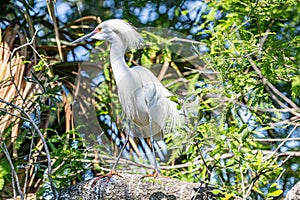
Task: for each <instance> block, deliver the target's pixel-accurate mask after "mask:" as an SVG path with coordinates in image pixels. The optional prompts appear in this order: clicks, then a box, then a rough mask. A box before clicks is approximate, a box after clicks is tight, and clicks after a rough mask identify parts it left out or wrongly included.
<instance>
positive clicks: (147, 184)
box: [59, 174, 216, 200]
mask: <svg viewBox="0 0 300 200" xmlns="http://www.w3.org/2000/svg"><path fill="white" fill-rule="evenodd" d="M211 190H213V188H212V187H203V186H202V185H201V184H198V183H188V182H182V181H179V180H174V179H170V178H156V179H153V178H144V179H142V176H141V175H135V174H122V177H119V176H116V175H115V176H113V177H112V178H110V179H108V178H107V177H104V178H94V179H92V180H89V181H84V182H80V183H78V184H76V185H73V186H71V187H69V188H66V189H64V190H62V191H60V192H59V198H60V199H69V200H77V199H78V200H79V199H103V200H105V199H110V200H113V199H216V196H215V195H213V194H212V193H211Z"/></svg>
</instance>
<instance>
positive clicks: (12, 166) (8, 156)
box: [0, 132, 24, 199]
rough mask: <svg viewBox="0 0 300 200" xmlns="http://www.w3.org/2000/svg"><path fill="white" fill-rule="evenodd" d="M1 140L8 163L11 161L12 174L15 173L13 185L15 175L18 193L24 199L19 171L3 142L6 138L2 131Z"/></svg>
mask: <svg viewBox="0 0 300 200" xmlns="http://www.w3.org/2000/svg"><path fill="white" fill-rule="evenodd" d="M0 140H1V141H2V142H1V143H2V144H0V148H1V149H2V151H3V152H4V154H5V156H6V159H7V161H8V163H9V165H10V169H11V171H12V175H13V176H12V183H13V185H14V178H13V177H15V180H16V184H17V189H18V193H19V194H20V196H21V199H24V193H23V192H22V190H21V186H20V182H19V177H18V175H17V172H16V170H15V167H14V164H13V162H12V160H11V158H10V155H9V152H8V150H7V148H6V145H5V142H3V141H4V140H3V138H2V132H0ZM14 190H15V189H14Z"/></svg>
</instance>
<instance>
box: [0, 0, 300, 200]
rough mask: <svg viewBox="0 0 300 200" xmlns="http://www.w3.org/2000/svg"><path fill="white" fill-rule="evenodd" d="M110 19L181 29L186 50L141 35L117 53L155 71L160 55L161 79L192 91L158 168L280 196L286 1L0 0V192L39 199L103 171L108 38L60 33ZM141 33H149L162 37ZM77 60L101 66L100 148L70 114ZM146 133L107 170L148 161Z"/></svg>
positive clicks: (292, 101)
mask: <svg viewBox="0 0 300 200" xmlns="http://www.w3.org/2000/svg"><path fill="white" fill-rule="evenodd" d="M111 18H124V19H127V20H128V21H130V22H131V23H132V24H133V25H134V26H136V27H140V28H142V27H149V26H152V27H155V28H160V29H162V28H167V29H172V30H174V31H175V30H176V31H178V32H180V33H182V34H183V35H185V36H186V38H185V39H187V42H185V43H184V45H183V42H181V43H180V42H179V43H176V45H178V46H180V47H181V45H183V47H184V49H183V51H182V52H189V53H188V54H184V53H182V52H181V53H180V51H179V49H180V48H178V49H177V50H178V51H176V50H174V48H173V49H172V47H170V46H164V47H163V46H161V45H157V44H158V43H156V45H155V43H149V41H148V43H147V46H146V47H145V48H144V49H142V50H139V51H137V52H135V53H134V54H131V53H129V54H127V55H126V59H127V61H128V64H129V65H135V64H142V65H146V66H148V67H150V68H151V69H152V70H154V71H156V72H158V73H157V74H160V72H161V69H162V67H163V66H167V68H168V70H170V71H171V72H172V73H171V72H170V71H168V72H170V74H172V75H174V74H176V77H174V76H168V74H169V73H166V74H165V76H163V77H161V78H163V83H164V84H166V86H167V87H168V88H169V89H170V90H172V91H173V92H174V93H175V94H177V95H178V96H186V95H197V96H198V97H199V99H200V103H199V109H200V110H201V112H200V115H199V117H198V118H197V119H196V120H195V121H196V124H195V123H194V124H193V125H187V129H185V131H183V133H182V135H183V137H181V138H180V139H181V143H179V141H177V140H174V139H173V140H171V141H169V140H166V143H167V144H168V145H169V149H175V151H173V153H174V154H173V156H172V157H171V162H162V161H161V165H162V166H161V169H162V173H163V174H164V175H167V176H169V177H173V178H177V179H181V180H184V181H190V182H199V183H205V184H207V185H209V186H213V187H214V188H216V189H215V190H214V193H215V194H218V193H219V194H221V196H222V197H224V198H227V199H229V198H230V197H233V196H239V197H243V198H252V199H273V198H282V197H283V196H284V195H285V194H286V193H287V191H288V190H289V189H290V188H291V187H292V186H293V185H294V184H295V183H296V182H297V181H299V178H300V176H299V174H300V173H299V170H300V169H299V163H300V160H299V156H300V153H299V140H300V135H299V134H300V132H299V128H298V126H299V117H300V108H299V104H300V103H299V94H300V74H299V64H300V51H299V44H300V36H299V35H300V19H299V18H300V4H299V3H298V2H297V1H292V0H287V1H279V0H278V1H276V0H275V1H255V2H254V1H247V0H243V1H241V0H222V1H216V2H215V1H188V0H183V1H167V2H166V1H163V2H159V1H154V0H152V1H149V0H147V1H146V0H139V1H130V0H128V1H123V0H122V1H119V0H105V1H98V0H97V1H78V2H74V1H56V2H54V1H1V13H0V27H1V32H0V33H1V38H2V40H1V49H0V52H1V54H0V58H1V59H0V63H1V65H0V66H1V67H0V85H1V87H0V105H1V107H0V119H1V124H0V136H1V140H0V147H1V149H0V191H1V198H3V199H5V198H9V197H10V198H12V197H14V196H16V195H21V196H22V197H25V196H26V198H36V196H38V197H44V198H49V199H50V198H51V195H53V194H52V192H53V191H54V188H56V189H61V188H64V187H67V186H69V185H71V184H75V183H76V182H79V181H83V180H86V179H88V178H91V177H92V176H93V175H96V174H97V173H98V174H103V173H106V172H108V171H109V169H110V166H111V164H112V163H113V162H114V156H115V155H117V153H118V149H119V147H120V146H121V145H122V141H123V138H124V134H125V133H124V130H123V123H122V114H121V111H120V106H119V104H118V98H117V95H116V93H115V89H116V88H115V83H114V80H113V75H112V73H111V70H110V68H109V60H108V48H106V47H105V46H103V45H104V44H102V43H101V42H98V43H97V42H96V43H95V41H89V42H88V43H80V44H76V45H71V44H70V42H71V41H73V40H75V39H76V38H78V37H79V36H80V34H82V33H87V32H89V31H91V30H92V29H93V28H94V27H95V26H96V25H97V24H98V23H100V22H101V21H104V20H107V19H111ZM148 30H150V32H151V30H158V29H148ZM152 34H153V35H154V36H153V35H152V39H151V41H152V42H153V41H154V39H153V37H154V38H155V37H156V38H159V37H161V36H162V34H161V33H158V32H152ZM164 36H165V37H167V35H166V34H164ZM175 36H176V37H177V35H176V34H175V33H174V32H173V34H170V35H168V38H172V37H175ZM193 40H196V41H197V42H193ZM178 46H175V47H178ZM187 46H188V47H189V48H186V47H187ZM92 49H93V51H94V49H97V51H96V52H93V53H87V52H91V50H92ZM178 54H179V55H178ZM188 55H191V56H190V57H188ZM80 60H85V61H98V62H100V69H99V71H100V72H103V73H104V76H105V81H104V82H103V83H101V84H100V86H99V87H97V89H96V92H95V103H96V114H97V118H98V119H99V124H100V125H101V129H99V130H98V132H97V130H95V134H100V133H101V130H103V132H104V135H106V136H107V138H108V141H107V142H106V144H108V143H109V144H110V145H109V148H108V149H105V150H103V149H102V148H103V145H102V143H98V144H97V145H94V146H92V147H88V146H86V145H85V144H84V143H83V139H82V137H81V135H80V132H81V131H80V130H81V129H80V128H81V127H80V124H79V125H78V124H74V113H73V114H72V110H74V109H75V105H74V104H73V103H74V101H73V100H74V99H75V97H76V93H74V89H76V88H78V87H79V85H78V82H76V81H75V80H76V76H77V75H78V69H79V68H80V66H81V62H78V61H80ZM85 64H86V65H88V66H91V67H95V66H94V65H93V64H92V63H89V62H86V63H85ZM98 84H99V83H98ZM75 91H76V90H75ZM183 99H185V98H183ZM72 104H73V105H72ZM85 117H86V116H85ZM82 125H84V124H82ZM95 127H98V125H97V126H96V125H95ZM92 129H93V128H91V129H90V131H91V132H92V131H94V130H92ZM125 131H126V130H125ZM186 133H188V134H186ZM184 136H186V137H184ZM148 144H149V143H148V140H147V139H146V140H144V139H138V138H132V140H131V142H130V145H129V146H128V148H127V152H126V156H125V157H127V159H130V160H131V161H132V162H131V164H130V165H128V164H126V162H122V161H121V163H120V165H119V170H120V171H123V172H125V171H126V170H129V171H130V172H131V173H143V174H145V173H146V172H151V165H149V164H147V163H149V161H148V159H147V156H143V155H145V154H147V148H149V145H148ZM97 149H98V150H99V151H96V150H97ZM50 157H51V160H50V159H49V158H50ZM149 170H150V171H149ZM49 172H51V174H52V175H51V176H49V174H48V173H49Z"/></svg>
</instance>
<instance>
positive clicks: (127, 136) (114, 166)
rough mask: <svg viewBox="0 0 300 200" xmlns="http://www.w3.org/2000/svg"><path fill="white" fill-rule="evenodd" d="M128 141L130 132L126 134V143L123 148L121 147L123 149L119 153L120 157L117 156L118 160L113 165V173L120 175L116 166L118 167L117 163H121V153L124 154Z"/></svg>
mask: <svg viewBox="0 0 300 200" xmlns="http://www.w3.org/2000/svg"><path fill="white" fill-rule="evenodd" d="M128 141H129V133H127V134H126V138H125V144H124V145H123V147H122V149H121V151H120V153H119V155H118V157H117V160H116V162H115V164H114V165H113V167H112V168H111V171H110V173H114V174H113V175H118V176H120V175H119V174H118V173H117V171H116V167H117V164H118V163H119V160H120V158H121V155H122V153H123V151H124V149H125V148H126V145H127V143H128Z"/></svg>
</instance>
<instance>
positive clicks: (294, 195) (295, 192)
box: [285, 182, 300, 200]
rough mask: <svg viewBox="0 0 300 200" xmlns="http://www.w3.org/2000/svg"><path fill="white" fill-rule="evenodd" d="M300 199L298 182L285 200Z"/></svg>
mask: <svg viewBox="0 0 300 200" xmlns="http://www.w3.org/2000/svg"><path fill="white" fill-rule="evenodd" d="M297 199H300V182H298V183H297V184H296V185H294V187H292V189H291V190H290V191H289V192H288V193H287V195H286V197H285V200H297Z"/></svg>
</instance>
